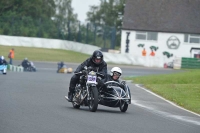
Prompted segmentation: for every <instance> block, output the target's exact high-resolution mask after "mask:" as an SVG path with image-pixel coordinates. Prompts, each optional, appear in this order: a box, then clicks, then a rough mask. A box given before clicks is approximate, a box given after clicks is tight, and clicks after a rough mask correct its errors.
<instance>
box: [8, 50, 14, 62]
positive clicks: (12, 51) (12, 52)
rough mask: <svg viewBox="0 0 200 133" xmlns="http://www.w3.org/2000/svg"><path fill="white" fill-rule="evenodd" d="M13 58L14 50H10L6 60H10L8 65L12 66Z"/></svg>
mask: <svg viewBox="0 0 200 133" xmlns="http://www.w3.org/2000/svg"><path fill="white" fill-rule="evenodd" d="M14 57H15V52H14V48H12V49H11V50H10V52H9V54H8V58H9V59H10V62H9V63H10V64H11V65H12V61H13V59H14Z"/></svg>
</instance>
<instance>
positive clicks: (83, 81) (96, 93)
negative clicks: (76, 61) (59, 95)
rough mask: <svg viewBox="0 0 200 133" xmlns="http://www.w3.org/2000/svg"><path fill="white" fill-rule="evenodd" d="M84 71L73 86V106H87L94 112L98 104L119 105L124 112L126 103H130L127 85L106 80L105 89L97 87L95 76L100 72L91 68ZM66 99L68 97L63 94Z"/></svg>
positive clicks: (126, 106) (126, 107)
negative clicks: (122, 85)
mask: <svg viewBox="0 0 200 133" xmlns="http://www.w3.org/2000/svg"><path fill="white" fill-rule="evenodd" d="M86 70H87V71H86V73H85V72H84V73H83V72H79V73H77V74H81V76H80V80H79V83H78V84H77V85H76V87H75V93H74V96H73V100H72V105H73V107H74V108H76V109H78V108H80V106H89V110H90V111H91V112H95V111H96V110H97V108H98V104H101V105H104V106H108V107H119V108H120V110H121V112H126V111H127V109H128V105H129V104H131V94H130V90H129V88H128V86H127V85H125V86H124V88H122V87H121V85H120V84H119V83H118V82H115V81H108V82H106V83H105V85H106V87H107V89H106V90H105V89H103V88H97V77H98V76H100V77H103V75H102V74H100V73H98V72H95V71H93V70H91V69H90V68H89V69H86ZM65 98H66V99H67V100H69V99H68V97H67V96H65Z"/></svg>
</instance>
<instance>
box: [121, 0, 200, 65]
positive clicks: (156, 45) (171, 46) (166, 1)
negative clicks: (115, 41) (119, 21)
mask: <svg viewBox="0 0 200 133" xmlns="http://www.w3.org/2000/svg"><path fill="white" fill-rule="evenodd" d="M199 5H200V0H126V6H125V10H124V18H123V26H122V39H121V53H122V54H129V55H132V56H134V57H137V58H141V59H140V61H142V62H146V61H147V60H148V62H154V64H153V65H152V64H151V66H158V65H157V64H156V62H160V64H159V66H161V65H162V63H165V62H170V61H172V60H174V58H176V57H192V58H193V57H196V56H197V54H200V6H199ZM143 48H145V49H146V52H147V55H146V57H143V56H142V50H143ZM152 50H154V52H155V56H154V57H148V56H150V55H149V54H150V52H151V51H152ZM147 58H148V59H147ZM155 59H156V60H157V61H155ZM150 60H151V61H150ZM158 60H159V61H158ZM136 64H137V63H136ZM138 64H141V62H140V63H139V62H138ZM147 66H149V65H147Z"/></svg>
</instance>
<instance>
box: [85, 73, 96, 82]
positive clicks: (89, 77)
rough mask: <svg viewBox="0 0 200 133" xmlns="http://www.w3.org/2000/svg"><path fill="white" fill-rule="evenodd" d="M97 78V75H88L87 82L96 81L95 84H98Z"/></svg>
mask: <svg viewBox="0 0 200 133" xmlns="http://www.w3.org/2000/svg"><path fill="white" fill-rule="evenodd" d="M96 78H97V76H92V75H88V78H87V83H94V84H96Z"/></svg>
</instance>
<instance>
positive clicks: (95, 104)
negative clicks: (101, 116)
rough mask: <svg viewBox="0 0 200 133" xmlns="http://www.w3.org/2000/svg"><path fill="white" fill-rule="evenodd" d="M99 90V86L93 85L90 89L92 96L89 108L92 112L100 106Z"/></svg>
mask: <svg viewBox="0 0 200 133" xmlns="http://www.w3.org/2000/svg"><path fill="white" fill-rule="evenodd" d="M98 101H99V100H98V90H97V87H91V89H90V98H89V101H88V105H89V110H90V111H91V112H96V110H97V107H98Z"/></svg>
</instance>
